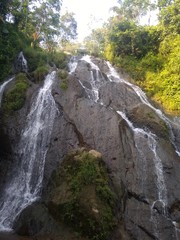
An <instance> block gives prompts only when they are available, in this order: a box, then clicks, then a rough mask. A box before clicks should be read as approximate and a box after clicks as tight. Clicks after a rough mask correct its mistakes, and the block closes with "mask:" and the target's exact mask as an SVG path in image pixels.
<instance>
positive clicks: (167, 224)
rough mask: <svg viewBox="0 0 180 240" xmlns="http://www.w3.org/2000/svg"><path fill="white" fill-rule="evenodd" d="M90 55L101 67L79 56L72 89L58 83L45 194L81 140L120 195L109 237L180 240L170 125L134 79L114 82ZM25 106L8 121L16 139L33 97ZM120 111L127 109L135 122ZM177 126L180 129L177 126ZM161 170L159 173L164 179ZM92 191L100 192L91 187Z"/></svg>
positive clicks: (179, 163)
mask: <svg viewBox="0 0 180 240" xmlns="http://www.w3.org/2000/svg"><path fill="white" fill-rule="evenodd" d="M92 61H93V63H94V64H96V66H97V67H98V68H99V69H100V70H101V71H100V72H97V71H96V69H93V67H92V65H91V64H90V63H89V62H86V61H84V60H83V61H81V60H79V61H78V65H77V68H76V70H75V72H73V73H72V74H71V75H69V77H68V88H67V90H63V89H61V88H60V87H59V85H60V82H59V81H61V80H59V79H57V81H56V82H55V83H54V87H53V90H52V93H53V96H54V99H55V102H56V104H57V106H58V109H59V113H58V116H57V117H56V119H55V122H54V128H53V132H52V136H51V141H50V144H49V146H48V152H47V155H46V164H45V169H44V182H43V183H44V185H43V199H44V201H45V200H46V201H47V202H48V200H47V195H46V194H47V192H48V182H49V179H52V177H51V175H52V172H53V171H54V170H55V169H57V166H58V165H59V164H61V163H62V162H63V159H64V157H65V156H66V155H67V154H68V152H69V151H71V150H73V149H77V148H79V147H86V149H95V150H96V151H98V152H99V153H100V155H101V156H102V158H103V161H104V162H105V163H106V165H107V168H108V174H109V176H110V178H111V184H112V186H113V189H114V191H115V192H116V194H117V199H118V200H117V202H118V204H117V215H118V216H119V217H118V218H117V219H118V220H117V225H116V229H115V230H114V232H113V234H112V235H111V236H110V239H111V240H116V239H124V240H129V239H137V240H142V239H143V240H150V239H157V240H162V239H163V240H164V239H165V240H166V239H167V240H169V239H171V240H177V239H178V237H179V236H178V234H179V224H180V218H179V213H180V210H179V209H180V207H179V199H180V188H179V182H180V175H179V169H180V159H179V157H178V155H177V154H176V152H175V149H174V146H173V145H172V143H171V141H170V140H169V131H168V129H167V126H166V125H165V124H164V122H163V121H162V119H161V118H160V117H159V116H158V115H157V114H156V113H155V112H154V110H152V109H151V108H150V107H149V106H147V105H146V104H144V103H142V101H141V100H140V98H139V96H138V95H137V94H136V92H135V91H134V90H133V88H132V87H131V86H129V85H127V84H125V83H124V82H122V81H121V82H118V81H114V82H110V81H109V79H108V75H109V68H108V65H107V63H106V62H105V61H102V60H99V59H93V60H92ZM92 79H93V81H94V82H96V83H97V85H98V87H99V93H98V95H97V96H98V98H97V99H96V101H93V99H92V97H93V94H90V91H92V90H93V86H94V85H92ZM94 82H93V84H94ZM30 96H34V95H29V98H28V102H29V104H30V102H31V100H30V99H31V97H30ZM21 111H22V112H21ZM21 111H20V112H19V113H17V115H16V120H15V121H14V122H13V121H12V120H10V121H9V122H7V123H6V124H7V126H6V132H7V133H8V136H9V137H10V141H11V143H13V141H15V138H16V136H17V135H18V134H17V130H16V129H19V130H18V133H19V132H20V129H22V125H23V124H24V120H22V119H25V116H26V115H27V112H28V104H27V106H26V107H24V108H23V109H22V110H21ZM117 111H121V112H124V113H125V114H126V116H127V118H128V120H129V121H130V122H131V124H132V126H130V125H129V124H128V122H127V121H126V120H125V119H124V118H123V117H122V116H121V115H120V114H118V112H117ZM18 114H19V115H18ZM20 119H21V120H20ZM17 126H18V128H17ZM138 129H139V130H138ZM10 130H13V131H15V133H16V134H14V135H13V133H11V131H10ZM13 131H12V132H13ZM173 131H174V133H176V132H177V126H174V128H173ZM178 131H179V130H178ZM150 132H151V133H152V136H153V138H152V137H150V135H149V133H150ZM178 136H179V134H177V142H178V141H179V137H178ZM159 163H161V164H160V165H158V164H159ZM158 168H160V170H158ZM159 174H160V175H161V178H158V175H159ZM162 176H163V178H162ZM158 181H159V182H158ZM162 183H163V184H164V185H165V189H160V188H161V187H162V186H164V185H163V184H162ZM63 188H64V186H61V187H59V190H57V191H55V192H54V194H55V196H57V198H58V197H59V201H64V200H67V198H68V197H69V195H68V193H67V195H66V196H65V195H64V196H65V197H63V196H62V194H63V192H62V193H61V190H62V191H63ZM160 190H161V191H160ZM58 191H59V192H60V193H58ZM89 191H90V190H89ZM159 192H161V194H159ZM91 193H92V195H93V194H94V191H92V189H91ZM87 201H90V199H88V200H87ZM47 202H46V203H47ZM164 202H165V205H166V207H164V205H163V204H164ZM48 204H49V202H48ZM53 204H54V205H56V202H55V203H53ZM82 204H84V203H82ZM54 205H51V207H52V206H54ZM49 206H50V204H49ZM51 210H52V209H51ZM96 210H97V209H96V208H94V211H95V212H96ZM95 212H94V213H95ZM53 213H54V212H53Z"/></svg>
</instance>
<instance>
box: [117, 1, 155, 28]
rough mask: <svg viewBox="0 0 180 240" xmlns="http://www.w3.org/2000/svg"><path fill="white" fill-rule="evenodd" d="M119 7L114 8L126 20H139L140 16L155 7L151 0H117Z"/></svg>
mask: <svg viewBox="0 0 180 240" xmlns="http://www.w3.org/2000/svg"><path fill="white" fill-rule="evenodd" d="M118 2H119V4H120V7H119V8H117V7H115V8H114V10H115V11H116V12H117V13H118V15H120V16H121V17H123V18H125V19H126V20H133V21H135V22H137V23H138V22H139V20H140V18H141V17H142V16H144V15H146V14H147V12H148V11H151V10H153V9H154V8H155V4H154V3H152V1H151V0H124V1H118Z"/></svg>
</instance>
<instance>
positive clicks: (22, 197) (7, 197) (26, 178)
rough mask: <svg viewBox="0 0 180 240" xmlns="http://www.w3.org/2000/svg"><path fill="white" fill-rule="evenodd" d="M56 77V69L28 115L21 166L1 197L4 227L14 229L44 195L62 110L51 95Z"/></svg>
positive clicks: (0, 217)
mask: <svg viewBox="0 0 180 240" xmlns="http://www.w3.org/2000/svg"><path fill="white" fill-rule="evenodd" d="M55 77H56V72H52V73H50V74H48V75H47V77H46V79H45V81H44V85H43V87H42V88H41V89H40V90H39V93H38V95H37V98H35V99H34V101H33V103H32V106H31V109H30V113H29V114H28V116H27V121H26V126H25V128H24V130H23V132H22V135H21V140H20V143H19V151H18V155H19V156H18V157H19V163H18V165H19V167H18V169H17V171H16V172H15V173H14V176H11V180H9V181H8V183H7V185H6V186H5V191H4V194H2V196H3V197H1V198H0V200H1V202H2V203H1V205H0V206H1V208H0V230H9V229H11V228H12V224H13V221H14V220H15V218H16V216H17V215H18V214H19V213H20V212H21V211H22V209H24V208H25V207H26V206H27V205H29V204H30V203H31V202H33V201H35V200H36V199H37V198H38V197H39V196H40V194H41V188H42V180H43V175H44V165H45V158H46V153H47V151H48V144H49V142H50V137H51V132H52V129H53V124H54V119H55V117H56V115H57V113H58V109H57V107H56V104H55V101H54V98H53V96H52V95H51V89H52V85H53V82H54V80H55ZM16 168H17V166H16Z"/></svg>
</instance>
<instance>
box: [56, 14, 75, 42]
mask: <svg viewBox="0 0 180 240" xmlns="http://www.w3.org/2000/svg"><path fill="white" fill-rule="evenodd" d="M60 29H61V32H60V42H61V45H62V46H63V45H65V44H66V43H68V42H70V41H71V40H75V39H76V37H77V22H76V20H75V18H74V13H72V12H66V13H65V14H64V15H63V16H61V18H60Z"/></svg>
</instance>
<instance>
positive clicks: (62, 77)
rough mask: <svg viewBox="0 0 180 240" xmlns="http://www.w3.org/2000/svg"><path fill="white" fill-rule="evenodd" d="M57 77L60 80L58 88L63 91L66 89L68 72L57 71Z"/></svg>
mask: <svg viewBox="0 0 180 240" xmlns="http://www.w3.org/2000/svg"><path fill="white" fill-rule="evenodd" d="M58 77H59V78H60V88H61V89H63V90H67V89H68V79H67V77H68V72H67V71H66V70H60V71H58Z"/></svg>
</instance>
